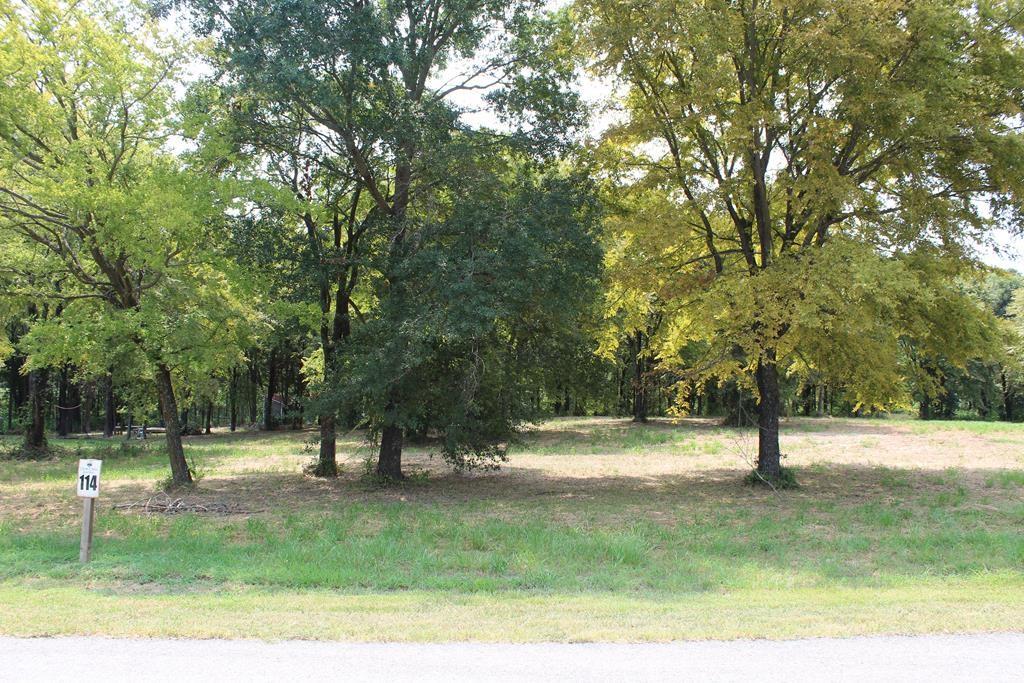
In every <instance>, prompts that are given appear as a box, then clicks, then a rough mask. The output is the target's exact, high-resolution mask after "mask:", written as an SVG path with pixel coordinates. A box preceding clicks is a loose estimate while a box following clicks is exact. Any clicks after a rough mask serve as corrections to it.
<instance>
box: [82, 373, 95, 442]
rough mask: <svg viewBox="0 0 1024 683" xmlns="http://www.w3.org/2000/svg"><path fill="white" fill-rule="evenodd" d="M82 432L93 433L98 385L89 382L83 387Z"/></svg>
mask: <svg viewBox="0 0 1024 683" xmlns="http://www.w3.org/2000/svg"><path fill="white" fill-rule="evenodd" d="M80 393H81V397H82V411H81V412H82V431H83V432H85V433H86V434H89V433H90V432H92V413H93V409H94V408H95V406H96V383H95V382H89V383H87V384H86V385H84V386H83V387H82V391H81V392H80Z"/></svg>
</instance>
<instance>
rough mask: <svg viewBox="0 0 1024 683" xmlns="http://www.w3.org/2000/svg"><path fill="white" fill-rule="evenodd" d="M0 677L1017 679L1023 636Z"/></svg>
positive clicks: (243, 663) (261, 647) (164, 664)
mask: <svg viewBox="0 0 1024 683" xmlns="http://www.w3.org/2000/svg"><path fill="white" fill-rule="evenodd" d="M0 680H4V681H99V680H103V681H129V680H133V681H134V680H137V681H146V682H147V683H156V682H159V681H174V682H175V683H182V682H184V681H218V683H220V682H224V681H236V680H244V681H289V682H290V681H323V680H346V681H363V680H368V681H389V682H394V681H467V680H481V681H482V680H486V681H488V682H490V681H512V680H517V681H518V680H530V681H537V680H557V681H664V680H674V681H678V680H723V681H743V682H744V683H752V682H753V681H822V680H835V681H857V682H858V683H863V682H864V681H883V680H884V681H901V682H903V681H928V682H929V683H931V682H932V681H945V680H951V681H957V680H959V681H968V680H969V681H1021V680H1024V634H997V635H977V636H918V637H877V638H847V639H824V638H822V639H811V640H793V641H783V642H770V641H732V642H686V643H671V644H653V643H652V644H635V645H629V644H602V643H591V644H578V645H565V644H538V645H503V644H498V645H489V644H478V643H453V644H438V645H406V644H386V643H379V644H377V643H367V644H357V643H318V642H306V641H288V642H278V643H263V642H257V641H226V640H114V639H108V638H28V639H23V638H0Z"/></svg>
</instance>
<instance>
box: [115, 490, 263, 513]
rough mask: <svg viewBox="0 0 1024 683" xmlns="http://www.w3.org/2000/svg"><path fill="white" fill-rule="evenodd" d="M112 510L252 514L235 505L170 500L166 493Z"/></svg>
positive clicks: (121, 504)
mask: <svg viewBox="0 0 1024 683" xmlns="http://www.w3.org/2000/svg"><path fill="white" fill-rule="evenodd" d="M113 509H115V510H125V511H134V512H143V513H146V514H153V513H160V514H165V515H176V514H180V513H183V512H202V513H207V514H214V515H246V514H251V512H252V511H250V510H243V509H242V508H240V507H239V506H238V505H237V504H235V503H220V502H211V501H189V500H187V499H185V498H172V497H171V496H169V495H167V494H166V493H158V494H156V495H155V496H150V497H149V498H147V499H146V500H140V501H136V502H134V503H118V504H116V505H114V508H113Z"/></svg>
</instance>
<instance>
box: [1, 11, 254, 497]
mask: <svg viewBox="0 0 1024 683" xmlns="http://www.w3.org/2000/svg"><path fill="white" fill-rule="evenodd" d="M2 7H3V9H2V11H0V14H3V15H4V16H5V18H6V24H5V27H4V29H3V40H2V43H0V74H3V78H4V81H5V82H4V88H3V89H2V90H0V233H2V234H3V236H4V239H5V240H7V241H8V242H5V244H6V243H18V244H21V245H24V249H27V250H30V251H31V252H32V253H33V255H34V258H35V262H34V263H33V264H32V270H30V271H29V272H23V273H22V276H23V277H22V282H23V284H24V288H23V289H22V290H20V291H17V292H14V294H15V295H17V296H20V297H23V298H31V299H36V300H40V301H46V302H56V303H57V304H58V305H60V306H61V307H62V309H63V310H62V311H61V314H60V315H59V316H56V317H51V318H50V319H49V320H47V321H45V322H39V323H37V324H36V325H35V326H34V327H33V329H32V330H30V332H29V333H28V335H27V336H26V339H25V340H24V346H25V348H26V349H27V350H28V351H29V359H28V364H29V366H30V367H46V366H48V365H59V364H61V363H65V362H71V363H73V364H75V365H76V367H84V366H87V365H90V366H92V367H94V368H95V369H96V372H97V374H100V373H102V374H106V373H107V372H108V371H109V368H110V367H111V365H112V363H113V362H115V361H117V362H121V363H127V364H128V365H130V366H131V367H132V368H133V369H136V370H138V371H139V372H143V371H144V372H145V373H146V374H148V375H149V376H150V377H151V378H152V379H153V381H154V382H155V385H156V392H157V396H158V403H159V407H160V413H161V416H162V418H163V422H164V424H165V426H166V430H167V449H168V456H169V460H170V467H171V474H172V480H173V482H174V483H175V484H185V483H189V482H191V479H192V477H191V474H190V471H189V466H188V463H187V462H186V460H185V456H184V451H183V448H182V441H181V434H180V423H179V417H178V406H177V401H176V397H175V390H174V374H175V372H176V371H180V370H181V369H183V368H186V367H187V366H189V365H190V364H195V363H203V362H208V363H209V362H212V363H214V364H216V363H217V362H219V361H217V360H216V359H217V358H223V357H224V356H230V355H232V354H235V353H237V351H235V349H236V348H237V337H238V335H239V334H240V333H241V329H242V327H243V326H244V324H245V319H246V318H245V315H244V309H243V307H242V306H241V304H240V303H239V302H238V300H237V299H236V298H234V294H235V293H236V288H235V286H234V284H233V280H232V277H231V275H232V271H231V268H230V266H229V264H227V263H225V262H224V260H223V259H221V258H220V257H219V256H218V254H217V253H216V252H215V250H211V249H210V248H209V245H211V244H216V240H215V239H214V238H213V236H212V234H211V233H212V232H213V231H215V230H216V229H217V228H218V225H219V223H218V220H217V219H218V213H219V212H220V211H221V210H222V209H221V208H220V207H219V205H218V201H217V200H218V198H217V194H216V191H215V190H216V188H215V187H213V186H212V185H211V184H210V183H209V182H208V181H206V180H205V179H203V178H202V177H200V176H198V175H196V174H191V173H189V172H187V170H186V169H184V168H183V167H182V166H181V164H180V162H179V161H178V160H177V159H176V158H175V157H173V156H171V155H170V154H168V153H166V152H165V151H164V149H163V146H164V144H165V143H166V141H167V139H168V138H169V137H170V136H171V135H172V133H173V129H172V128H171V126H170V115H171V113H172V112H171V105H172V95H173V93H172V79H173V77H174V74H175V69H176V68H177V67H176V64H177V61H178V59H179V58H178V56H177V55H178V53H177V52H176V48H175V46H173V45H169V44H166V43H164V42H163V41H161V40H160V39H158V38H157V37H156V27H155V26H154V24H153V23H152V22H151V21H150V20H149V19H148V18H147V17H146V15H145V13H144V12H143V11H142V9H141V8H140V7H137V6H128V7H125V8H120V7H117V6H114V5H109V6H108V5H105V4H102V3H97V4H88V3H76V4H71V5H68V4H64V3H59V2H49V1H47V0H25V1H24V2H18V3H10V2H6V1H5V3H4V5H3V6H2ZM8 253H9V252H7V251H6V250H5V254H8ZM38 273H43V274H44V275H45V277H38V276H37V274H38Z"/></svg>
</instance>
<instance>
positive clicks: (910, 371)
mask: <svg viewBox="0 0 1024 683" xmlns="http://www.w3.org/2000/svg"><path fill="white" fill-rule="evenodd" d="M576 12H577V16H578V17H579V19H580V21H581V22H582V23H583V24H584V26H585V31H584V32H583V39H582V42H583V44H584V48H585V49H586V50H587V52H588V53H589V54H590V55H591V57H592V58H593V60H594V65H595V68H596V69H597V70H598V71H599V72H600V73H601V74H602V75H604V76H605V77H608V78H612V79H615V80H616V81H618V82H619V83H620V84H621V85H622V86H623V88H622V93H623V95H622V97H621V100H620V101H621V104H622V106H623V108H624V110H625V117H624V119H623V120H622V121H621V122H620V123H617V124H616V125H614V126H612V127H611V129H610V130H609V131H608V133H607V134H606V135H605V137H604V139H603V141H602V145H601V149H600V150H599V155H600V158H601V159H602V163H603V166H604V168H605V169H606V170H607V175H608V179H609V186H608V190H607V191H608V193H609V194H610V195H611V196H612V197H613V202H614V206H615V207H616V210H615V211H613V212H612V213H611V216H612V218H611V219H610V221H609V233H610V236H611V237H610V241H611V243H612V245H613V247H612V249H610V251H609V253H610V255H611V258H612V259H613V261H612V262H611V264H610V265H611V268H610V272H611V273H613V276H614V280H613V283H612V285H611V287H610V290H609V291H610V292H611V295H612V297H613V300H614V301H615V302H616V304H617V305H618V306H619V308H620V310H622V311H626V312H631V313H630V314H632V315H634V316H635V315H637V313H639V314H641V315H642V314H643V311H644V310H645V309H646V308H649V306H650V302H651V301H657V302H659V303H658V306H659V309H660V310H661V311H662V312H663V313H664V315H665V316H666V324H664V325H663V326H662V332H661V333H659V337H660V340H657V341H658V343H660V348H658V349H657V350H656V352H655V353H654V355H655V356H656V357H658V358H660V359H663V363H664V364H665V365H666V366H667V367H670V368H673V367H674V368H676V369H677V370H678V371H680V372H683V373H684V375H686V376H688V377H689V382H690V383H694V384H696V385H698V386H699V385H700V384H702V383H703V382H704V381H705V380H707V379H712V378H718V379H724V378H738V379H740V380H741V381H743V382H744V383H745V384H746V385H747V386H748V388H749V389H751V390H752V391H761V390H762V389H763V387H755V386H754V382H753V379H754V371H755V370H756V369H757V368H759V367H762V366H769V367H771V366H778V367H779V368H780V369H781V370H783V371H786V372H788V373H791V374H793V375H796V376H798V377H803V378H806V380H807V381H813V382H821V381H822V380H825V381H828V382H831V383H834V384H838V385H840V386H843V387H845V388H847V389H848V390H849V391H850V393H851V394H852V397H853V398H854V401H855V404H856V405H857V406H858V407H862V408H865V409H870V408H871V407H873V406H883V405H886V406H892V405H900V404H905V403H906V402H907V401H908V400H909V390H910V386H914V385H918V384H921V383H922V382H924V381H925V380H924V379H922V377H923V376H925V375H928V373H926V372H924V371H922V369H921V368H922V367H923V365H925V364H927V361H923V360H922V359H923V358H925V357H930V355H931V354H933V353H938V352H939V351H940V350H941V352H942V353H948V354H949V363H950V364H951V365H952V366H955V367H958V368H961V367H965V365H966V363H967V362H968V360H969V359H983V360H985V359H991V358H992V357H994V356H995V355H997V354H998V353H999V348H1000V345H1001V340H1000V335H999V333H998V331H997V325H996V323H995V320H994V317H993V316H992V315H991V314H990V313H989V312H988V311H985V310H982V309H981V307H980V306H979V305H978V304H977V303H976V302H975V301H972V300H971V298H970V297H968V296H966V295H965V293H964V292H962V291H961V290H960V289H959V288H958V287H957V285H956V279H957V278H958V276H960V275H961V274H962V273H963V272H964V263H965V262H967V261H969V260H970V257H971V253H972V248H973V246H972V245H973V244H974V242H975V241H976V240H984V239H986V235H987V234H988V231H989V230H990V229H991V228H992V227H994V226H997V225H1000V226H1004V227H1009V228H1011V229H1019V228H1020V227H1021V225H1022V221H1021V218H1022V214H1021V204H1020V197H1021V193H1020V190H1021V186H1020V183H1019V178H1020V177H1021V171H1022V170H1024V168H1022V167H1024V154H1022V153H1021V152H1022V151H1024V146H1022V142H1021V135H1020V132H1019V131H1018V129H1017V127H1016V126H1015V125H1014V121H1015V117H1017V116H1019V114H1020V103H1019V101H1018V99H1017V97H1016V95H1015V93H1017V92H1018V91H1019V88H1020V86H1021V85H1022V80H1021V79H1022V76H1021V74H1022V73H1024V69H1022V67H1024V53H1022V51H1021V50H1020V47H1019V45H1020V40H1019V36H1020V29H1021V25H1020V13H1019V12H1018V11H1017V10H1016V4H1015V3H1011V2H997V3H989V4H987V5H986V6H985V8H984V11H977V10H976V8H974V5H973V4H971V3H966V2H960V1H959V0H934V1H929V2H923V3H918V2H914V3H911V2H905V1H903V0H891V1H888V2H882V3H879V2H875V1H874V0H844V1H843V2H823V1H822V0H788V1H781V0H780V1H769V2H760V3H754V4H747V3H731V2H718V3H690V4H684V5H682V6H680V5H679V4H678V3H671V2H664V3H659V2H654V3H650V2H644V3H634V2H618V1H615V2H611V1H605V0H581V1H580V2H578V3H577V4H576ZM951 56H955V58H951ZM979 84H984V87H981V86H980V85H979ZM985 207H991V210H987V209H986V208H985ZM694 349H699V350H700V353H699V355H696V354H694V353H693V350H694ZM695 355H696V357H695ZM908 377H909V378H910V382H911V384H910V386H908V384H907V381H906V380H907V378H908ZM766 386H768V385H766Z"/></svg>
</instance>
